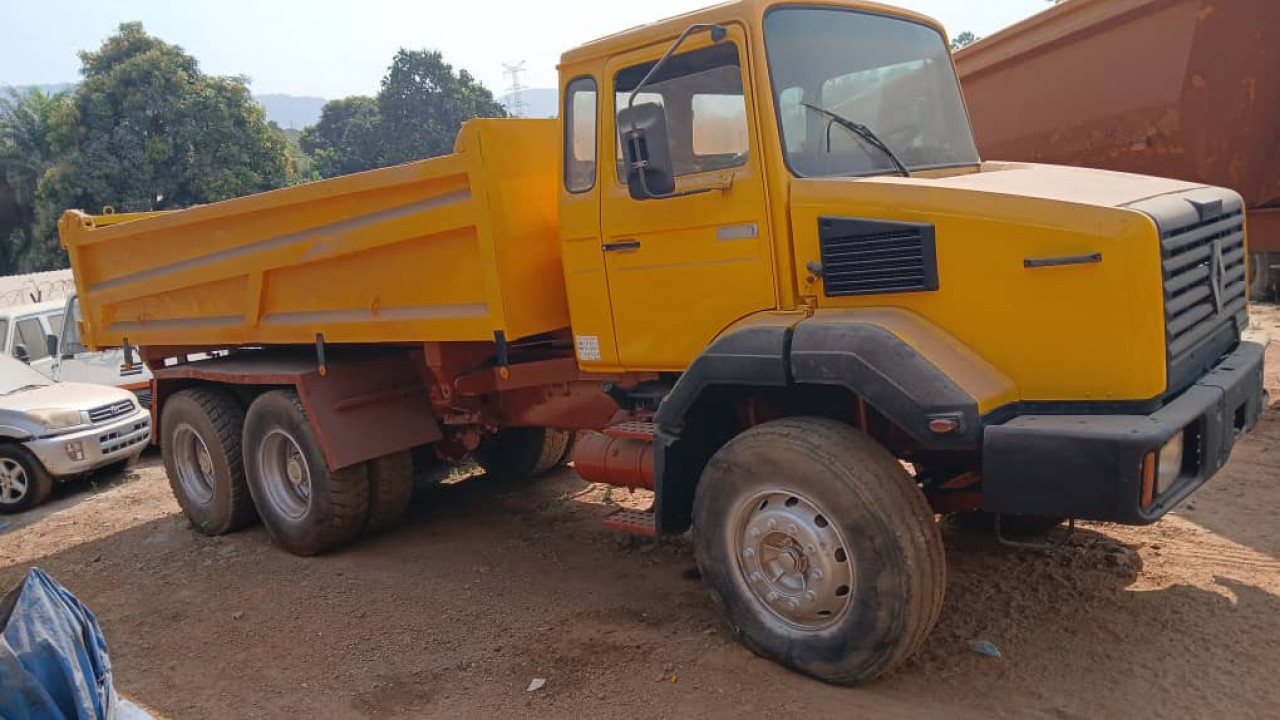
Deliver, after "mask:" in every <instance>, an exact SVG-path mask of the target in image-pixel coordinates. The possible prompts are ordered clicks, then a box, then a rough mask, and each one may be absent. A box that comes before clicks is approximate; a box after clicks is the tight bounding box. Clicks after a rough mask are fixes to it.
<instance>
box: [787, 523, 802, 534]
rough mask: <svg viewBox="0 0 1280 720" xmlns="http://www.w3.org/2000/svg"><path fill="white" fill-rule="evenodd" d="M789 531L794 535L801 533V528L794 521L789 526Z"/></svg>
mask: <svg viewBox="0 0 1280 720" xmlns="http://www.w3.org/2000/svg"><path fill="white" fill-rule="evenodd" d="M787 532H789V533H791V534H792V535H799V534H800V528H798V527H796V525H795V523H792V524H790V525H788V526H787Z"/></svg>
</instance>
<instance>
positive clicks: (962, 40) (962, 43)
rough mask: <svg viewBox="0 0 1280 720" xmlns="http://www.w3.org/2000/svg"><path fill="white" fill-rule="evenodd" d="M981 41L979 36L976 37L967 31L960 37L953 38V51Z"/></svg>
mask: <svg viewBox="0 0 1280 720" xmlns="http://www.w3.org/2000/svg"><path fill="white" fill-rule="evenodd" d="M981 39H982V38H980V37H978V36H977V35H974V34H973V33H971V32H969V31H968V30H965V31H964V32H962V33H960V34H959V35H956V36H955V37H953V38H951V51H952V52H955V51H956V50H959V49H960V48H963V47H968V46H969V45H972V44H974V43H976V42H978V41H979V40H981Z"/></svg>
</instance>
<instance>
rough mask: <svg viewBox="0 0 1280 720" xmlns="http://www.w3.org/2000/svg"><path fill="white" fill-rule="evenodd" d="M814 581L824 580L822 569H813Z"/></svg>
mask: <svg viewBox="0 0 1280 720" xmlns="http://www.w3.org/2000/svg"><path fill="white" fill-rule="evenodd" d="M813 579H814V580H821V579H822V568H814V569H813Z"/></svg>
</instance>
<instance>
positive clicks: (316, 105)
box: [254, 93, 328, 130]
mask: <svg viewBox="0 0 1280 720" xmlns="http://www.w3.org/2000/svg"><path fill="white" fill-rule="evenodd" d="M254 98H255V99H257V101H258V102H260V103H262V107H264V108H266V110H267V119H268V120H270V121H272V122H274V123H275V124H277V125H279V126H280V127H282V128H285V129H286V130H287V129H289V128H294V129H297V130H301V129H302V128H305V127H308V126H311V125H315V124H316V123H317V122H318V121H319V120H320V109H321V108H323V107H324V104H325V103H326V102H328V100H325V99H324V98H321V97H310V96H307V95H285V94H282V93H267V94H263V95H254Z"/></svg>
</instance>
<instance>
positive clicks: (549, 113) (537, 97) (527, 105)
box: [498, 88, 560, 118]
mask: <svg viewBox="0 0 1280 720" xmlns="http://www.w3.org/2000/svg"><path fill="white" fill-rule="evenodd" d="M559 96H560V91H559V90H557V89H555V88H525V89H524V90H521V91H520V99H521V100H523V101H524V116H525V117H529V118H549V117H556V116H558V115H559V114H560V99H559ZM498 102H500V103H502V104H503V105H504V106H506V108H507V112H514V111H515V108H513V107H511V95H510V94H506V95H499V96H498Z"/></svg>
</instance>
